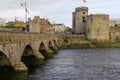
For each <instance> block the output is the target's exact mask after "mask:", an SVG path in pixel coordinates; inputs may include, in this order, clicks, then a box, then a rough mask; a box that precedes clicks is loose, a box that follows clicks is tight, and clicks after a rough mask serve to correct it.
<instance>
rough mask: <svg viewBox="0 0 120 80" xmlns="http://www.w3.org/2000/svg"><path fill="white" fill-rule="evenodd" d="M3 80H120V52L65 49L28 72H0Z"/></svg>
mask: <svg viewBox="0 0 120 80" xmlns="http://www.w3.org/2000/svg"><path fill="white" fill-rule="evenodd" d="M0 80H120V49H119V48H102V49H100V48H98V49H65V50H60V51H59V52H58V54H56V55H54V58H53V59H49V60H46V61H45V64H44V65H41V66H39V67H37V68H32V69H30V70H29V72H28V74H27V75H25V74H23V73H18V72H11V71H9V70H8V71H6V70H4V71H3V72H2V71H0Z"/></svg>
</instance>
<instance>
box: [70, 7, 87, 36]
mask: <svg viewBox="0 0 120 80" xmlns="http://www.w3.org/2000/svg"><path fill="white" fill-rule="evenodd" d="M72 16H73V24H72V26H73V33H77V34H84V33H85V18H86V16H88V7H77V8H76V9H75V12H73V14H72Z"/></svg>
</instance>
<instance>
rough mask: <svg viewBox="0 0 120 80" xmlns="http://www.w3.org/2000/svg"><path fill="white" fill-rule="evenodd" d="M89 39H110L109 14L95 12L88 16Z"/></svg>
mask: <svg viewBox="0 0 120 80" xmlns="http://www.w3.org/2000/svg"><path fill="white" fill-rule="evenodd" d="M86 22H87V23H86V28H87V29H86V34H87V39H88V40H91V41H93V42H106V41H109V15H107V14H95V15H89V16H87V21H86Z"/></svg>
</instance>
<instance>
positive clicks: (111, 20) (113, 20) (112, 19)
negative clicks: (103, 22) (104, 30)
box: [110, 18, 120, 26]
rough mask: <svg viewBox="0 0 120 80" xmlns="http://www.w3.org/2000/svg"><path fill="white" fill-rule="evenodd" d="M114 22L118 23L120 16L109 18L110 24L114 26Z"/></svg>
mask: <svg viewBox="0 0 120 80" xmlns="http://www.w3.org/2000/svg"><path fill="white" fill-rule="evenodd" d="M115 24H120V18H111V19H110V26H114V25H115Z"/></svg>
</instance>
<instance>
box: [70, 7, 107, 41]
mask: <svg viewBox="0 0 120 80" xmlns="http://www.w3.org/2000/svg"><path fill="white" fill-rule="evenodd" d="M72 16H73V33H77V34H84V35H85V38H86V39H87V40H90V41H93V42H108V41H109V15H108V14H91V15H88V7H77V8H76V9H75V12H73V15H72Z"/></svg>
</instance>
